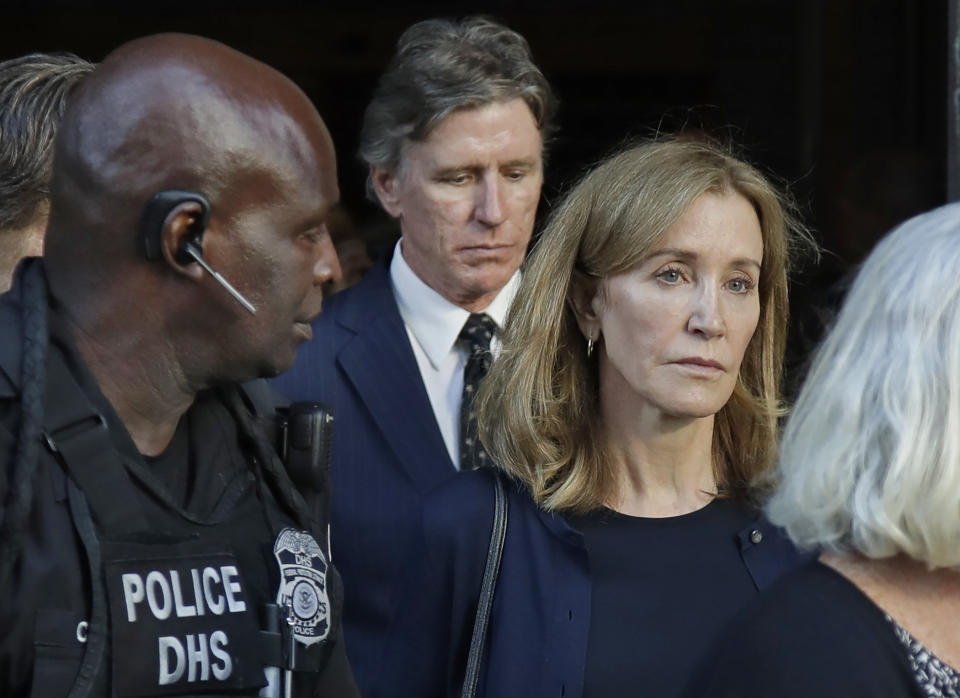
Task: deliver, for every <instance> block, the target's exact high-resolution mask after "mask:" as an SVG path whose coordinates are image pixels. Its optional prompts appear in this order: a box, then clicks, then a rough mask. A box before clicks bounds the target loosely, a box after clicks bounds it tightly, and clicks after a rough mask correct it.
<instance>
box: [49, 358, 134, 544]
mask: <svg viewBox="0 0 960 698" xmlns="http://www.w3.org/2000/svg"><path fill="white" fill-rule="evenodd" d="M43 436H44V440H45V441H46V444H47V447H48V448H49V449H50V450H51V451H53V452H54V453H57V454H59V455H60V458H61V460H62V462H63V464H64V465H65V466H66V469H67V472H68V473H69V474H70V476H71V477H72V478H73V479H74V480H75V481H76V483H77V484H78V485H79V487H80V490H81V491H82V492H83V494H84V496H85V497H86V498H87V500H88V501H89V502H90V509H91V510H92V511H93V515H94V519H95V520H96V521H97V523H98V524H99V525H100V526H101V530H105V531H110V532H111V533H114V534H126V533H133V532H137V531H145V530H147V529H146V520H145V519H144V517H143V513H142V512H141V511H140V509H139V508H138V502H139V498H138V497H136V496H135V494H134V492H133V483H132V482H131V481H130V476H129V475H128V474H127V470H126V468H124V467H123V463H121V462H120V455H119V453H118V452H117V449H116V447H115V446H114V444H113V441H112V439H111V438H110V430H109V428H108V427H107V421H106V419H105V418H104V417H103V415H101V414H100V413H99V412H98V411H97V410H96V408H94V406H93V405H92V404H91V403H90V401H89V400H88V399H87V396H86V395H85V394H84V392H83V389H82V388H81V387H80V385H79V384H78V383H77V379H76V378H74V376H73V374H71V373H70V369H68V368H67V366H66V363H65V362H64V358H63V356H62V355H61V353H60V352H59V351H57V350H56V349H53V348H51V349H50V350H49V351H48V352H47V381H46V395H45V396H44V434H43Z"/></svg>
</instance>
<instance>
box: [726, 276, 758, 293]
mask: <svg viewBox="0 0 960 698" xmlns="http://www.w3.org/2000/svg"><path fill="white" fill-rule="evenodd" d="M727 286H728V287H729V288H730V290H731V291H733V292H734V293H746V292H747V291H749V290H750V289H752V288H753V283H752V282H751V281H749V280H748V279H730V281H729V282H728V283H727Z"/></svg>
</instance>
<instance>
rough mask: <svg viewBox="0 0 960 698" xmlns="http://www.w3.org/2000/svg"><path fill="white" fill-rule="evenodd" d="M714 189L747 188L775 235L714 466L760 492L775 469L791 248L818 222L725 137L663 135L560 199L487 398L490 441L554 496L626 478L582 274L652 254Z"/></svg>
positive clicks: (584, 492)
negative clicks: (611, 450)
mask: <svg viewBox="0 0 960 698" xmlns="http://www.w3.org/2000/svg"><path fill="white" fill-rule="evenodd" d="M707 192H715V193H729V192H736V193H738V194H740V195H742V196H744V197H745V198H746V199H747V200H748V201H750V202H751V203H752V204H753V206H754V208H755V210H756V212H757V216H758V218H759V221H760V228H761V232H762V236H763V265H762V269H761V272H760V280H759V294H760V318H759V322H758V324H757V329H756V332H755V333H754V336H753V338H752V339H751V341H750V343H749V345H748V347H747V350H746V353H745V355H744V359H743V363H742V365H741V368H740V376H739V379H738V381H737V384H736V387H735V389H734V391H733V395H732V396H731V398H730V400H729V401H728V402H727V404H726V405H725V406H724V407H723V408H722V409H721V410H720V412H719V413H717V415H716V418H715V422H714V439H713V462H714V468H715V470H716V472H715V475H716V479H717V483H718V486H719V489H720V492H721V493H723V494H725V495H727V496H731V497H733V498H737V499H742V500H749V499H753V497H754V495H755V494H757V488H758V487H760V486H761V485H760V483H761V482H762V481H763V480H764V477H765V476H766V475H767V474H768V472H769V471H770V469H771V467H772V464H773V460H774V457H775V453H776V447H777V428H778V425H777V422H778V418H779V417H780V416H781V415H782V413H783V410H782V407H781V400H780V382H781V372H782V360H783V352H784V345H785V342H786V328H787V315H788V307H787V272H788V260H789V256H790V255H789V253H788V248H789V247H790V239H791V238H792V237H794V236H795V234H797V233H800V234H801V235H802V236H803V237H807V236H806V231H804V230H803V228H802V226H800V225H799V223H798V222H796V219H795V218H794V217H793V216H792V215H791V213H790V211H791V207H790V206H789V205H787V203H786V201H785V199H784V197H783V195H781V194H780V193H779V192H778V191H777V189H776V187H774V186H773V185H772V184H771V183H770V182H769V181H768V180H767V179H766V178H765V177H764V176H763V175H762V174H761V173H760V172H759V171H758V170H757V169H755V168H754V167H752V166H751V165H749V164H748V163H746V162H744V161H743V160H741V159H739V158H737V157H735V156H734V155H732V154H731V153H730V152H728V151H727V150H726V149H724V148H721V147H720V146H718V145H715V144H713V143H709V142H704V141H700V140H686V139H680V138H669V139H662V138H661V139H657V140H652V141H646V142H642V143H639V144H636V145H633V146H631V147H628V148H626V149H625V150H622V151H620V152H618V153H616V154H614V155H613V156H611V157H608V158H607V159H606V160H604V161H603V162H602V163H601V164H600V165H599V166H597V167H596V168H594V169H593V170H591V171H590V172H589V173H587V174H586V175H585V176H584V177H583V178H582V179H581V180H580V181H579V183H577V184H576V185H575V186H574V187H573V189H572V190H570V191H569V193H568V194H567V195H566V196H565V197H564V199H563V201H562V202H561V204H560V205H559V206H558V207H557V208H556V209H555V210H554V212H553V213H552V215H551V216H550V219H549V220H548V222H547V225H546V227H545V229H544V232H543V234H542V235H541V237H540V239H539V241H538V242H537V245H536V247H535V249H534V250H533V252H532V253H531V255H530V258H529V259H528V260H527V262H526V264H525V267H524V273H523V279H522V281H521V284H520V288H519V291H518V293H517V297H516V299H515V300H514V303H513V306H512V310H511V312H510V315H509V317H508V320H507V323H506V329H505V332H504V337H503V350H502V352H501V354H500V357H499V358H498V359H497V361H496V362H494V365H493V367H492V368H491V371H490V374H489V375H488V376H487V378H486V380H485V381H484V383H483V385H482V386H481V390H480V393H479V394H478V397H477V400H478V409H479V421H480V432H481V439H482V440H483V443H484V445H485V446H486V448H487V450H488V451H489V452H490V454H491V455H492V456H493V458H494V459H495V461H496V463H497V464H498V466H499V467H500V468H501V469H502V470H504V471H506V472H507V473H509V474H510V475H511V476H513V477H514V478H516V479H518V480H520V481H521V482H523V483H524V484H525V485H526V486H527V487H528V488H529V490H530V492H531V494H532V495H533V497H534V499H535V500H536V501H537V503H538V504H539V505H540V506H542V507H543V508H545V509H548V510H568V511H574V512H577V511H580V512H582V511H589V510H591V509H595V508H597V507H599V506H601V505H602V504H603V503H604V502H605V501H607V500H608V498H609V497H610V495H611V494H612V493H613V489H614V487H615V475H614V473H613V472H612V469H611V468H610V467H609V465H608V459H607V458H605V456H604V453H603V448H602V444H601V443H600V439H599V437H598V434H599V429H598V427H599V409H598V402H597V400H598V376H597V370H596V362H595V361H591V360H590V359H589V358H588V357H587V354H586V346H585V340H584V337H583V335H582V334H581V332H580V329H579V327H578V325H577V322H576V319H575V317H574V314H573V310H572V308H571V304H570V303H569V302H568V299H569V298H570V294H571V291H572V283H573V280H574V278H575V276H576V275H578V274H583V275H586V276H588V277H593V278H596V279H604V278H606V277H609V276H611V275H614V274H618V273H620V272H623V271H626V270H628V269H630V268H632V267H634V266H636V265H637V264H639V263H641V261H642V260H643V259H644V258H645V257H646V256H647V255H648V254H649V252H651V251H652V250H653V249H654V248H655V247H656V246H657V245H658V243H659V242H660V241H661V240H662V238H663V236H664V233H665V232H666V230H667V229H668V228H669V227H670V226H671V225H673V223H675V222H676V221H677V220H678V219H679V218H680V216H682V215H683V213H684V212H685V211H686V210H687V208H688V207H689V206H690V204H691V203H693V201H694V200H695V199H696V198H697V197H699V196H700V195H701V194H704V193H707Z"/></svg>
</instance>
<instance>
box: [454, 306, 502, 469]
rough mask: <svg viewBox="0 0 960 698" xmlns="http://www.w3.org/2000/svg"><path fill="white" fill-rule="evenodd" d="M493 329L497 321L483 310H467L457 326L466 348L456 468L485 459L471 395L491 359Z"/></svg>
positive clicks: (471, 466) (473, 466)
mask: <svg viewBox="0 0 960 698" xmlns="http://www.w3.org/2000/svg"><path fill="white" fill-rule="evenodd" d="M496 331H497V324H496V323H495V322H494V321H493V319H491V317H490V316H489V315H487V314H486V313H471V314H470V317H468V318H467V321H466V323H464V325H463V329H462V330H460V337H459V338H458V339H459V341H461V342H464V343H465V344H466V346H467V348H468V349H469V350H470V356H469V357H468V358H467V363H466V365H465V366H464V368H463V396H462V398H461V401H460V470H475V469H476V468H479V467H481V466H484V465H487V464H488V462H489V456H488V455H487V452H486V451H485V450H484V448H483V444H481V443H480V438H479V436H478V432H477V408H476V405H475V404H474V399H475V397H476V394H477V388H478V387H479V386H480V381H481V380H482V379H483V377H484V376H485V375H487V369H489V368H490V363H491V361H492V360H493V357H492V356H491V355H490V340H491V339H493V333H494V332H496Z"/></svg>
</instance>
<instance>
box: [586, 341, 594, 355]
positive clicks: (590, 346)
mask: <svg viewBox="0 0 960 698" xmlns="http://www.w3.org/2000/svg"><path fill="white" fill-rule="evenodd" d="M592 355H593V338H592V337H587V358H588V359H589V358H590V357H591V356H592Z"/></svg>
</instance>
